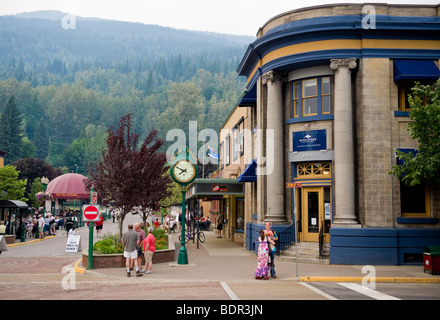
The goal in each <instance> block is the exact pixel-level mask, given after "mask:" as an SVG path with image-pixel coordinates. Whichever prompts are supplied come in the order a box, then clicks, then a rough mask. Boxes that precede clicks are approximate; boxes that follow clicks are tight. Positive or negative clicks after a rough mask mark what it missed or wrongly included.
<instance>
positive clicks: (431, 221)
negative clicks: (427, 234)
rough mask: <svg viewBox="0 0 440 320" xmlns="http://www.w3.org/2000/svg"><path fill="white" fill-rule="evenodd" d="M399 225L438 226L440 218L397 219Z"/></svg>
mask: <svg viewBox="0 0 440 320" xmlns="http://www.w3.org/2000/svg"><path fill="white" fill-rule="evenodd" d="M397 223H399V224H407V223H408V224H413V223H414V224H438V223H439V219H438V218H401V217H399V218H397Z"/></svg>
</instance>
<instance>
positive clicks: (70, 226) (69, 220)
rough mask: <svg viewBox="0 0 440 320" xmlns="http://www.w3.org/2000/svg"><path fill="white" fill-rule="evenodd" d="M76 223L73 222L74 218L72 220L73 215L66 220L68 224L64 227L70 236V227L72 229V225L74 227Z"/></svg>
mask: <svg viewBox="0 0 440 320" xmlns="http://www.w3.org/2000/svg"><path fill="white" fill-rule="evenodd" d="M74 225H75V224H74V223H73V220H72V218H71V217H68V218H67V221H66V224H65V226H64V228H65V229H66V231H67V233H66V234H67V236H69V231H70V229H72V227H74Z"/></svg>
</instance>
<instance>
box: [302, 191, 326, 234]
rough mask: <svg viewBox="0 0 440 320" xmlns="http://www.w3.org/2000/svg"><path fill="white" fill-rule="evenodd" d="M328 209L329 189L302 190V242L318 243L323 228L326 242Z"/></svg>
mask: <svg viewBox="0 0 440 320" xmlns="http://www.w3.org/2000/svg"><path fill="white" fill-rule="evenodd" d="M330 208H331V205H330V188H328V187H316V188H302V241H310V242H318V241H319V231H320V230H321V228H324V236H325V237H324V241H325V242H328V239H329V236H328V232H329V228H330V221H331V220H330V213H329V210H330Z"/></svg>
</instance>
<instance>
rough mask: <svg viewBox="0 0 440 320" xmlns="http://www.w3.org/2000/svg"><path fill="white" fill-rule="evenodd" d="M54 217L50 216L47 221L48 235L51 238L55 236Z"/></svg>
mask: <svg viewBox="0 0 440 320" xmlns="http://www.w3.org/2000/svg"><path fill="white" fill-rule="evenodd" d="M55 227H56V225H55V217H54V216H52V215H51V216H50V221H49V234H50V235H51V236H55V235H56V230H55Z"/></svg>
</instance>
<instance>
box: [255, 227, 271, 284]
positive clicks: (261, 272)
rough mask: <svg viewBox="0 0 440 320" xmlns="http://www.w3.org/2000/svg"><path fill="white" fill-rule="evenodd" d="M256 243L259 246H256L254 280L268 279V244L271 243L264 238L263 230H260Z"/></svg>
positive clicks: (268, 239) (267, 238)
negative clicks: (256, 260)
mask: <svg viewBox="0 0 440 320" xmlns="http://www.w3.org/2000/svg"><path fill="white" fill-rule="evenodd" d="M258 241H259V242H260V244H259V245H258V266H257V269H256V270H255V273H254V275H255V279H264V280H267V279H269V278H268V277H267V275H268V274H269V245H268V244H269V243H273V241H272V240H271V239H270V238H269V237H266V235H265V234H264V230H263V229H261V230H260V232H259V237H258Z"/></svg>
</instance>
